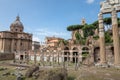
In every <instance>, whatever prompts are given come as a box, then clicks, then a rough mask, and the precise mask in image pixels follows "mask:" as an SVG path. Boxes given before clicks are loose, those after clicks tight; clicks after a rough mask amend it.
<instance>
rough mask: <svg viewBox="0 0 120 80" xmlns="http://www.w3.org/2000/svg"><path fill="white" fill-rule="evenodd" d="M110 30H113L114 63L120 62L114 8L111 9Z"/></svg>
mask: <svg viewBox="0 0 120 80" xmlns="http://www.w3.org/2000/svg"><path fill="white" fill-rule="evenodd" d="M112 31H113V45H114V58H115V61H114V64H115V65H118V64H120V43H119V31H118V22H117V12H116V10H115V8H113V10H112Z"/></svg>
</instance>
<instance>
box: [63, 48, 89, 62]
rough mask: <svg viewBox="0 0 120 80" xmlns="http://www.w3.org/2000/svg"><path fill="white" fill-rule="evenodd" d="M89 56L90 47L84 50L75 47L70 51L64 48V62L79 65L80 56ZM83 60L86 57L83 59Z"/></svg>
mask: <svg viewBox="0 0 120 80" xmlns="http://www.w3.org/2000/svg"><path fill="white" fill-rule="evenodd" d="M88 54H89V48H88V47H82V49H79V48H78V47H74V48H73V49H70V48H69V47H65V48H64V61H65V62H66V61H70V62H72V63H78V61H79V59H80V56H84V55H88ZM81 58H82V60H83V59H84V57H81Z"/></svg>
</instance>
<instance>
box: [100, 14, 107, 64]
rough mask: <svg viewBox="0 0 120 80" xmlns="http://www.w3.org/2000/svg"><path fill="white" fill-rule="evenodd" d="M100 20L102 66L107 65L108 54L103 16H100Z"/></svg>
mask: <svg viewBox="0 0 120 80" xmlns="http://www.w3.org/2000/svg"><path fill="white" fill-rule="evenodd" d="M98 18H99V42H100V43H99V45H100V64H101V65H102V64H106V53H105V36H104V24H103V14H102V13H100V14H99V15H98Z"/></svg>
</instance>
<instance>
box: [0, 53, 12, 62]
mask: <svg viewBox="0 0 120 80" xmlns="http://www.w3.org/2000/svg"><path fill="white" fill-rule="evenodd" d="M13 59H14V54H13V53H0V61H2V60H13Z"/></svg>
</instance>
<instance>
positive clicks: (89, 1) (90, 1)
mask: <svg viewBox="0 0 120 80" xmlns="http://www.w3.org/2000/svg"><path fill="white" fill-rule="evenodd" d="M94 1H95V0H87V3H88V4H91V3H93V2H94Z"/></svg>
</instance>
